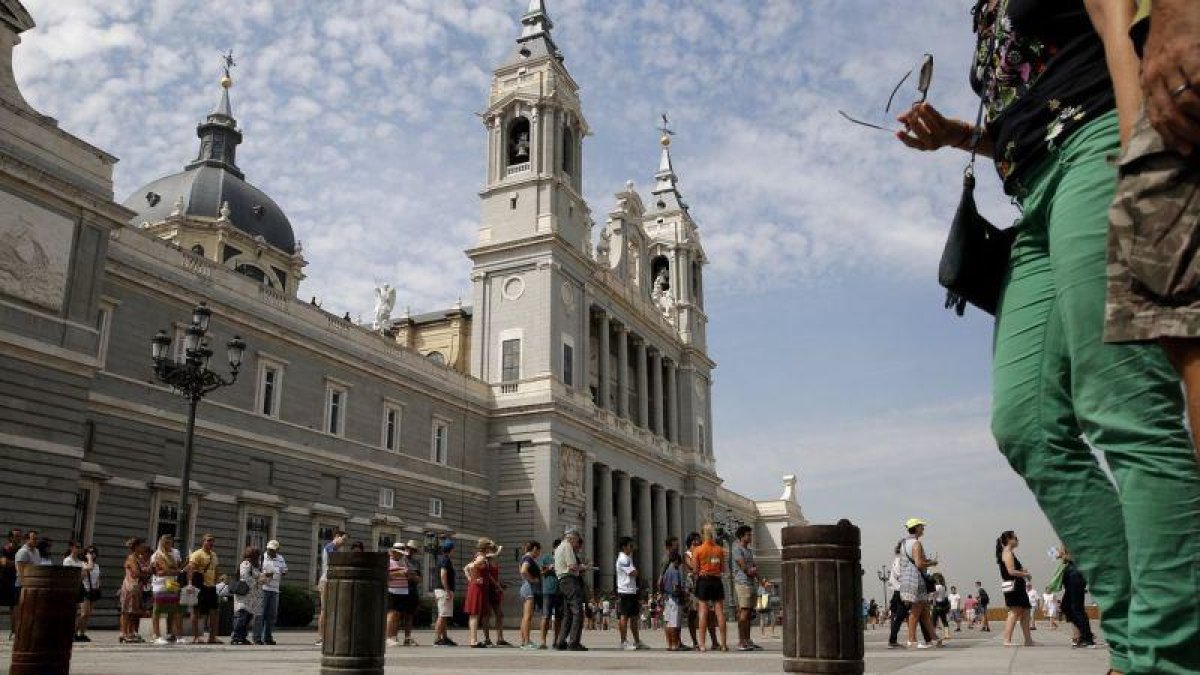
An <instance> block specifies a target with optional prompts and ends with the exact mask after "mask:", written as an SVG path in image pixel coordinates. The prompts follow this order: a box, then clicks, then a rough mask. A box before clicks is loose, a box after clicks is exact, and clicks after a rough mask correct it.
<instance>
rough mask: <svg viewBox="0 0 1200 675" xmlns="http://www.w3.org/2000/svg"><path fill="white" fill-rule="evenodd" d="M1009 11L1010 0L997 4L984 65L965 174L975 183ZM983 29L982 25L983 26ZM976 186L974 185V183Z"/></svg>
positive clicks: (984, 6) (983, 1)
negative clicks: (995, 63) (985, 112)
mask: <svg viewBox="0 0 1200 675" xmlns="http://www.w3.org/2000/svg"><path fill="white" fill-rule="evenodd" d="M987 3H988V0H981V2H980V5H979V8H980V11H983V10H986V9H987ZM1007 13H1008V0H999V2H998V3H997V6H996V18H995V19H994V20H993V21H992V39H991V41H990V42H989V43H988V51H987V56H986V57H985V58H984V61H983V63H984V67H985V68H987V69H988V70H987V73H988V75H989V77H988V78H987V81H986V82H984V83H982V84H983V92H982V93H981V94H980V96H979V108H977V109H976V111H975V126H973V127H971V159H970V161H969V162H967V169H966V171H965V175H966V177H967V180H969V181H971V182H972V183H974V179H975V156H976V154H978V152H979V141H981V140H982V139H983V110H984V107H985V104H986V103H987V95H988V91H989V89H990V88H991V85H992V84H994V83H995V77H994V75H995V71H994V69H992V57H994V56H995V55H996V49H997V48H998V47H999V46H1000V22H1001V21H1002V20H1003V19H1004V16H1005V15H1006V14H1007ZM981 30H982V27H981ZM972 187H974V185H972Z"/></svg>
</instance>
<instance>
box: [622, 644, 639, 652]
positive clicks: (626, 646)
mask: <svg viewBox="0 0 1200 675" xmlns="http://www.w3.org/2000/svg"><path fill="white" fill-rule="evenodd" d="M621 649H624V650H625V651H627V652H635V651H637V645H635V644H633V643H632V642H622V643H621Z"/></svg>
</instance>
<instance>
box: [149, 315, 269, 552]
mask: <svg viewBox="0 0 1200 675" xmlns="http://www.w3.org/2000/svg"><path fill="white" fill-rule="evenodd" d="M211 319H212V310H211V309H209V308H208V306H207V305H205V304H204V303H203V302H202V303H200V304H199V305H197V306H196V308H195V309H193V310H192V323H191V325H190V326H188V327H187V330H185V331H184V337H183V354H182V357H183V358H182V359H180V360H176V359H173V358H171V336H170V335H167V333H166V331H162V330H160V331H158V334H156V335H155V336H154V337H153V338H152V339H151V340H150V355H151V357H152V358H153V359H154V374H155V376H157V377H158V379H159V381H160V382H162V383H163V384H166V385H168V386H170V387H171V388H172V389H174V390H175V392H176V393H178V394H180V395H181V396H183V397H184V398H185V399H186V400H187V402H188V417H187V427H186V430H185V431H184V437H183V470H182V475H181V477H180V483H179V518H178V520H177V523H178V524H177V525H176V528H175V531H176V532H175V534H176V536H175V538H176V540H177V543H178V546H179V549H180V550H181V551H183V554H184V555H185V556H186V555H187V554H188V552H189V551H190V550H191V549H190V544H191V542H190V541H188V537H189V535H190V528H189V527H188V522H189V520H188V510H189V509H188V498H189V495H188V492H189V490H190V488H191V480H192V442H193V438H194V436H195V433H196V405H197V404H198V403H199V402H200V399H202V398H204V397H205V396H207V395H208V394H209V393H211V392H213V391H215V390H217V389H220V388H221V387H226V386H229V385H231V384H233V383H234V382H237V376H238V371H239V370H241V367H242V355H243V354H245V352H246V343H245V342H243V341H242V339H241V338H240V337H237V336H236V335H235V336H234V337H233V339H231V340H230V341H229V342H227V343H226V344H225V348H226V349H227V350H228V356H229V377H228V378H224V377H221V376H220V375H218V374H217V373H215V372H213V371H212V370H209V360H210V359H211V358H212V355H213V351H212V350H211V349H209V348H208V341H207V340H205V339H204V336H205V335H206V334H207V333H208V326H209V322H210V320H211Z"/></svg>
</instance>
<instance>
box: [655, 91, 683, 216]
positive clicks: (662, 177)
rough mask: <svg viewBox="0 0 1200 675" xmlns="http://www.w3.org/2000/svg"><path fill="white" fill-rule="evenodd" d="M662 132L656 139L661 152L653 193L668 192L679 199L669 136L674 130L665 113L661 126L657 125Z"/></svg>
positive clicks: (672, 134)
mask: <svg viewBox="0 0 1200 675" xmlns="http://www.w3.org/2000/svg"><path fill="white" fill-rule="evenodd" d="M658 130H659V131H660V132H662V136H661V137H660V138H659V139H658V143H659V145H661V146H662V154H661V155H660V157H659V160H658V172H657V173H655V174H654V182H655V184H654V190H653V191H652V193H653V194H655V195H660V201H661V200H662V197H661V195H666V194H668V193H670V194H672V195H674V197H675V199H676V200H677V201H678V200H679V186H678V185H677V184H676V181H677V180H678V177H677V176H676V175H675V167H674V165H672V164H671V137H672V136H674V135H675V132H674V131H672V130H671V122H670V120H668V119H667V114H666V113H663V115H662V126H660V127H658Z"/></svg>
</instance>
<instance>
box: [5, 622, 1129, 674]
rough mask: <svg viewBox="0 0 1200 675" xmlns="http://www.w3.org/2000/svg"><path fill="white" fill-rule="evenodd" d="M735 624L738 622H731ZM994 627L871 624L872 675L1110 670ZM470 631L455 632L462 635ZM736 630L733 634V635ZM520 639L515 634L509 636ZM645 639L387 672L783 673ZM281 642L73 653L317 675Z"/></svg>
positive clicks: (110, 645)
mask: <svg viewBox="0 0 1200 675" xmlns="http://www.w3.org/2000/svg"><path fill="white" fill-rule="evenodd" d="M731 628H732V626H731ZM996 628H998V626H994V627H993V631H995V632H992V633H990V634H988V633H978V632H973V631H963V632H962V633H959V634H958V636H959V637H957V638H956V639H954V640H951V641H950V642H949V643H948V646H947V647H946V648H944V649H923V650H904V649H888V648H887V645H886V640H887V636H886V634H885V632H884V631H883V630H868V631H867V633H866V637H867V658H866V664H867V673H900V674H909V673H923V674H926V673H928V674H932V675H939V674H945V675H950V674H954V675H964V674H969V675H992V674H1000V673H1004V674H1014V675H1075V674H1077V673H1079V674H1089V675H1097V674H1099V673H1103V672H1105V670H1106V666H1107V658H1108V652H1107V650H1104V649H1096V650H1078V649H1072V648H1071V645H1070V643H1069V641H1068V635H1067V633H1066V632H1065V631H1062V630H1060V631H1050V630H1047V629H1045V628H1042V629H1041V630H1038V631H1037V633H1035V636H1037V638H1039V639H1041V640H1042V641H1043V642H1044V645H1042V646H1039V647H1035V648H1013V647H1004V646H1003V645H1002V644H1001V639H1000V633H999V631H998V630H996ZM465 632H466V631H463V630H457V631H454V633H453V634H452V635H453V636H454V637H457V638H462V641H463V642H465ZM730 632H731V633H733V631H730ZM506 633H507V634H506V637H509V638H510V639H515V637H516V631H511V632H506ZM646 633H647V634H646V636H645V638H644V639H646V642H647V643H648V644H650V645H651V646H652V647H654V648H655V649H652V650H650V651H644V652H635V653H632V652H622V651H620V650H619V649H617V644H618V638H617V632H616V631H615V630H611V631H607V632H605V631H596V632H587V633H586V634H585V637H584V644H587V645H588V646H590V647H591V651H588V652H570V653H567V652H555V651H544V652H543V651H537V652H533V651H523V650H519V649H486V650H485V649H468V648H465V647H458V648H442V647H432V646H421V647H402V648H392V649H389V650H388V656H387V671H388V673H405V674H406V675H407V674H409V673H413V674H422V673H453V675H484V674H486V675H503V674H505V673H514V674H516V673H520V674H522V675H525V674H528V673H600V672H611V671H622V672H629V673H683V672H686V673H689V675H705V674H707V673H713V674H714V675H718V674H719V675H738V674H740V673H781V672H782V660H781V643H780V640H779V638H769V637H768V638H765V639H760V638H758V635H759V632H758V628H757V627H756V628H755V631H754V634H755V637H756V639H758V641H759V643H760V644H762V645H763V647H765V648H766V651H763V652H753V653H739V652H729V653H708V654H699V653H669V652H664V651H662V650H661V649H660V647H661V646H662V634H661V633H651V632H650V631H646ZM277 637H278V639H279V642H280V644H279V645H278V646H276V647H235V646H231V645H228V644H225V645H219V646H218V645H212V646H209V645H203V646H201V645H197V646H192V645H177V646H171V647H154V646H151V645H120V644H118V643H117V635H116V633H115V632H112V631H96V632H94V633H93V634H92V639H93V640H95V642H93V643H91V644H84V645H78V646H77V648H76V649H75V652H74V657H73V658H72V668H71V672H72V673H73V674H75V675H130V674H131V673H139V674H145V673H170V674H171V675H213V674H214V673H220V674H221V675H228V674H239V673H247V674H253V675H284V674H285V673H286V674H288V675H317V673H319V671H320V659H321V656H320V652H319V650H318V649H317V648H316V647H314V646H313V644H312V641H313V639H314V638H315V633H313V632H311V631H304V632H293V631H287V632H284V633H282V634H281V635H279V636H277ZM416 638H417V641H418V642H419V643H421V644H422V645H428V644H429V643H430V642H431V640H432V635H431V634H430V633H429V632H427V631H419V632H418V633H417V635H416ZM11 649H12V645H11V643H10V642H9V641H8V640H7V638H6V639H5V640H4V641H3V642H0V664H2V665H3V667H4V668H5V669H7V666H8V663H9V659H10V654H11Z"/></svg>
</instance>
